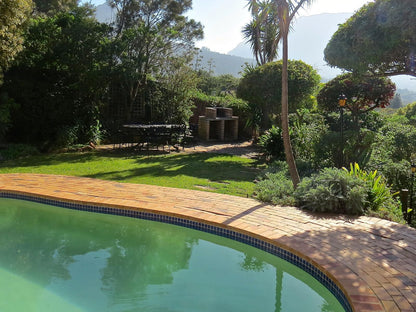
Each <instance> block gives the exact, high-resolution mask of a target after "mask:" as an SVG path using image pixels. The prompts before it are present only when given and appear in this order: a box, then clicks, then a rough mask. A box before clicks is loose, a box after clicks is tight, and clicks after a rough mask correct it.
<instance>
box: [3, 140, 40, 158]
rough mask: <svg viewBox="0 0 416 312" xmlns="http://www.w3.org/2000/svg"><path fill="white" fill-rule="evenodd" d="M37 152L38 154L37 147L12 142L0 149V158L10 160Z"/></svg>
mask: <svg viewBox="0 0 416 312" xmlns="http://www.w3.org/2000/svg"><path fill="white" fill-rule="evenodd" d="M37 154H39V151H38V149H37V148H36V147H34V146H32V145H27V144H12V145H8V146H7V147H6V148H4V149H0V160H11V159H17V158H20V157H26V156H32V155H37Z"/></svg>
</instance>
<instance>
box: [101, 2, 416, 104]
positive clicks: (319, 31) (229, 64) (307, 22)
mask: <svg viewBox="0 0 416 312" xmlns="http://www.w3.org/2000/svg"><path fill="white" fill-rule="evenodd" d="M351 15H352V13H325V14H318V15H311V16H302V17H299V18H298V19H297V20H296V21H295V22H294V24H293V29H292V31H291V32H290V34H289V57H290V59H295V60H302V61H304V62H305V63H308V64H310V65H312V66H313V67H314V68H315V69H316V70H317V71H318V73H319V74H320V75H321V78H322V81H328V80H330V79H332V78H334V77H335V76H337V75H339V74H340V73H341V70H339V69H337V68H331V67H330V66H328V65H326V63H325V61H324V49H325V47H326V45H327V43H328V42H329V40H330V39H331V37H332V35H333V34H334V33H335V31H336V30H337V29H338V25H339V24H342V23H344V22H345V21H346V20H347V19H348V18H349V17H350V16H351ZM96 18H97V20H98V21H100V22H104V23H109V22H112V21H114V20H115V12H114V10H112V9H111V8H110V7H109V6H108V5H107V4H101V5H99V6H97V7H96ZM198 57H199V60H198V61H196V62H198V64H197V65H195V67H198V68H203V69H205V70H208V71H209V70H211V71H212V72H213V73H214V75H223V74H231V75H234V76H236V77H239V76H241V72H242V71H243V67H244V65H245V64H246V63H248V64H252V65H254V64H255V61H254V57H253V54H252V52H251V49H250V46H249V45H248V44H246V43H244V42H241V43H240V44H238V45H237V46H236V47H235V48H234V49H232V50H231V51H229V52H228V53H227V54H221V53H218V52H213V51H210V50H209V49H208V48H202V49H201V50H200V52H199V55H198ZM392 80H393V81H394V82H395V83H396V85H397V88H398V89H408V90H409V91H410V92H416V81H414V80H412V79H411V78H410V77H409V76H397V77H392ZM409 100H411V101H412V102H413V101H416V98H409Z"/></svg>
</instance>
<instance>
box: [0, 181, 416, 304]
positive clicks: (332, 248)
mask: <svg viewBox="0 0 416 312" xmlns="http://www.w3.org/2000/svg"><path fill="white" fill-rule="evenodd" d="M1 190H4V191H6V190H7V191H12V192H17V193H20V194H26V195H39V196H41V197H47V198H59V199H64V200H67V201H71V202H81V203H84V204H104V205H107V206H111V207H120V208H129V209H138V210H145V211H151V212H156V213H163V214H168V215H174V216H180V217H186V218H188V219H192V220H197V221H200V222H205V223H209V224H215V225H219V226H222V227H226V228H230V229H233V230H235V231H238V232H242V233H245V234H248V233H249V234H250V235H251V236H254V237H257V238H261V239H263V240H266V241H269V242H273V243H274V244H276V245H278V246H279V247H282V248H285V249H287V250H290V251H291V252H293V253H295V254H297V255H298V256H301V257H303V258H305V259H306V260H308V261H310V262H311V263H313V264H314V265H316V266H317V267H319V268H320V269H321V270H322V271H324V272H325V273H326V274H327V275H329V276H330V277H331V278H333V279H334V280H335V282H336V283H337V284H338V285H339V286H340V288H341V289H343V291H344V292H345V293H346V295H347V297H348V298H349V300H350V302H351V304H352V306H353V309H354V310H355V311H362V312H365V311H416V230H414V229H411V228H409V227H406V226H403V225H399V224H396V223H392V222H389V221H385V220H380V219H376V218H369V217H359V218H349V217H342V216H330V215H318V214H310V213H305V212H303V211H301V210H298V209H295V208H290V207H276V206H270V205H265V204H262V203H260V202H258V201H256V200H253V199H247V198H240V197H234V196H228V195H220V194H214V193H208V192H202V191H190V190H183V189H173V188H163V187H157V186H150V185H136V184H122V183H115V182H109V181H101V180H94V179H87V178H76V177H63V176H50V175H32V174H3V175H0V191H1Z"/></svg>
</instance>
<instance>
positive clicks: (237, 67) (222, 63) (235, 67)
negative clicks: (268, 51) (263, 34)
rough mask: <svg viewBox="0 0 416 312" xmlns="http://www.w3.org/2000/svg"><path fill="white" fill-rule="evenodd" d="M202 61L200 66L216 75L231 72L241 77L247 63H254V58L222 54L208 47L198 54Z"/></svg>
mask: <svg viewBox="0 0 416 312" xmlns="http://www.w3.org/2000/svg"><path fill="white" fill-rule="evenodd" d="M197 57H198V58H199V59H200V61H199V65H198V68H202V69H204V70H206V71H212V72H213V73H214V75H225V74H231V75H233V76H235V77H240V76H241V73H242V71H243V68H244V66H245V64H250V65H254V64H255V61H254V59H253V58H251V57H250V58H244V57H240V56H234V55H227V54H221V53H218V52H213V51H211V50H209V49H208V48H202V49H201V50H199V54H198V56H197Z"/></svg>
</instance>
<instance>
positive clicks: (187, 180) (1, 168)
mask: <svg viewBox="0 0 416 312" xmlns="http://www.w3.org/2000/svg"><path fill="white" fill-rule="evenodd" d="M260 168H262V165H261V164H260V163H258V162H257V161H256V160H253V159H247V158H242V157H237V156H231V155H218V154H210V153H192V154H191V153H173V154H168V155H151V156H147V155H137V154H132V153H129V152H120V151H95V152H88V153H65V154H50V155H37V156H31V157H25V158H21V159H17V160H9V161H3V162H0V173H44V174H58V175H70V176H80V177H90V178H96V179H103V180H111V181H118V182H126V183H142V184H153V185H160V186H168V187H178V188H186V189H193V190H206V191H212V192H217V193H223V194H230V195H237V196H247V195H248V196H251V195H252V194H253V190H254V182H253V181H254V179H255V177H256V176H257V175H258V174H259V171H260V170H261V169H260Z"/></svg>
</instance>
